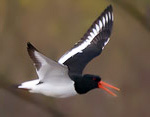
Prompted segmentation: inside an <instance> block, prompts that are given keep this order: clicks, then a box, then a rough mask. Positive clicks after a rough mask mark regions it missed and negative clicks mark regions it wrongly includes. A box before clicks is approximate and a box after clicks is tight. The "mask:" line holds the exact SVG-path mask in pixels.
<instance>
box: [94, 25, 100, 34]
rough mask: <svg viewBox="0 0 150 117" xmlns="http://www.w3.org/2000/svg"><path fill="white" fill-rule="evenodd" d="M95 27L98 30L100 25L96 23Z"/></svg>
mask: <svg viewBox="0 0 150 117" xmlns="http://www.w3.org/2000/svg"><path fill="white" fill-rule="evenodd" d="M95 28H96V31H97V32H99V29H100V27H99V26H98V25H97V24H96V26H95Z"/></svg>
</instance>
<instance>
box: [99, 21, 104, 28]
mask: <svg viewBox="0 0 150 117" xmlns="http://www.w3.org/2000/svg"><path fill="white" fill-rule="evenodd" d="M102 26H103V25H102V22H101V21H100V20H99V27H100V30H101V29H102Z"/></svg>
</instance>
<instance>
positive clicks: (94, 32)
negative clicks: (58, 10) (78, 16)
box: [58, 12, 113, 64]
mask: <svg viewBox="0 0 150 117" xmlns="http://www.w3.org/2000/svg"><path fill="white" fill-rule="evenodd" d="M111 19H112V20H113V14H111V13H110V12H108V14H106V15H105V16H103V17H102V21H101V20H99V22H98V24H95V28H93V29H92V32H90V33H89V36H88V37H87V39H86V40H84V41H83V42H82V43H81V44H80V45H79V46H77V47H75V48H73V49H72V50H70V51H68V52H67V53H66V54H64V55H63V56H62V57H61V58H60V59H59V61H58V63H60V64H63V63H64V62H65V61H66V60H68V59H69V58H70V57H72V56H74V55H75V54H77V53H81V52H83V50H84V49H85V48H86V47H87V46H88V45H90V43H91V41H92V40H93V39H94V38H95V36H96V35H97V34H98V33H99V32H100V31H101V30H102V27H103V26H105V24H106V23H108V21H109V20H111ZM102 23H103V24H102ZM109 39H110V38H108V40H107V41H106V42H105V43H104V46H105V45H106V44H107V43H108V41H109ZM103 48H104V47H103ZM103 48H102V49H103Z"/></svg>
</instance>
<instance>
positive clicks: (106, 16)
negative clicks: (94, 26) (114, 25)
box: [105, 14, 108, 23]
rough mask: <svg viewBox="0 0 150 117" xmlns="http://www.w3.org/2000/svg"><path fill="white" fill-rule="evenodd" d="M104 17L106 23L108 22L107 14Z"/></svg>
mask: <svg viewBox="0 0 150 117" xmlns="http://www.w3.org/2000/svg"><path fill="white" fill-rule="evenodd" d="M105 18H106V23H108V16H107V14H106V15H105Z"/></svg>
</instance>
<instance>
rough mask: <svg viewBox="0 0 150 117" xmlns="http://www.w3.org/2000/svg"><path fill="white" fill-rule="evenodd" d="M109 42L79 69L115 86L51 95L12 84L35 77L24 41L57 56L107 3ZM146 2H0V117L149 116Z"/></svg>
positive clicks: (149, 6) (149, 5) (149, 4)
mask: <svg viewBox="0 0 150 117" xmlns="http://www.w3.org/2000/svg"><path fill="white" fill-rule="evenodd" d="M109 4H112V5H113V9H114V18H115V20H114V27H113V32H112V35H111V40H110V42H109V43H108V45H107V46H106V47H105V49H104V51H103V53H102V54H101V56H99V57H97V58H96V59H94V60H93V61H92V62H90V64H88V66H87V67H86V69H85V70H84V73H91V74H97V75H100V76H101V77H102V79H103V81H106V82H108V83H111V84H113V85H115V86H117V87H119V88H120V89H121V91H120V92H119V93H118V92H116V93H117V95H118V97H117V98H115V97H112V96H111V95H109V94H107V93H106V92H104V91H103V90H99V89H96V90H93V91H90V92H89V93H87V94H85V95H81V96H74V97H70V98H66V99H54V98H51V97H46V96H43V95H39V94H29V93H27V92H25V91H22V90H17V89H15V88H13V87H12V85H13V84H19V83H22V82H24V81H27V80H31V79H34V78H36V77H37V75H36V72H35V69H34V66H33V65H32V61H31V60H30V58H29V56H28V54H27V52H26V43H27V42H28V41H29V42H31V43H32V44H33V45H35V47H37V48H38V49H39V50H40V51H41V52H43V53H44V54H45V55H46V56H48V57H49V58H51V59H54V60H58V59H59V57H61V55H63V54H64V53H65V52H66V51H67V50H68V49H70V48H71V47H72V46H73V45H74V43H76V42H77V41H78V40H79V39H80V38H81V37H82V36H83V34H84V33H85V32H86V30H87V29H88V28H89V27H90V25H91V24H92V22H93V21H94V20H95V19H96V18H97V17H98V16H99V15H100V14H101V12H102V11H103V10H104V9H105V8H106V7H107V6H108V5H109ZM149 90H150V0H132V1H131V0H88V1H87V0H0V117H19V116H21V117H27V116H28V117H32V116H34V117H55V116H57V117H59V116H65V117H66V116H69V117H142V116H143V117H150V91H149Z"/></svg>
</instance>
